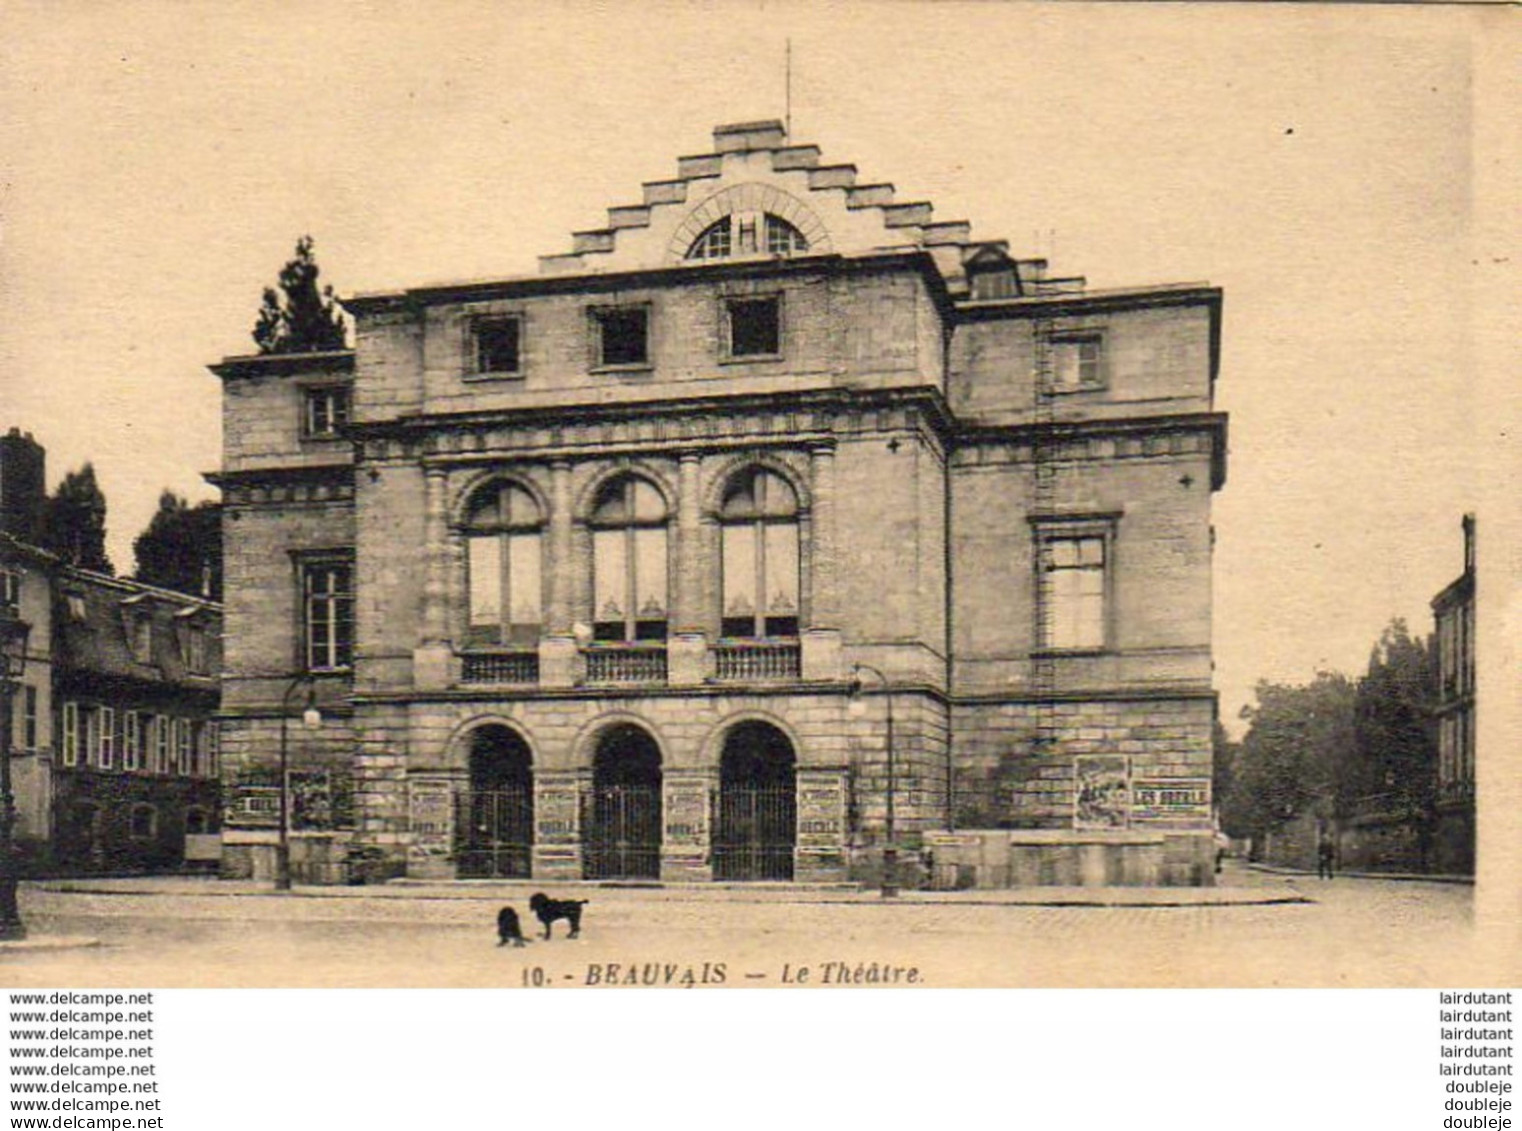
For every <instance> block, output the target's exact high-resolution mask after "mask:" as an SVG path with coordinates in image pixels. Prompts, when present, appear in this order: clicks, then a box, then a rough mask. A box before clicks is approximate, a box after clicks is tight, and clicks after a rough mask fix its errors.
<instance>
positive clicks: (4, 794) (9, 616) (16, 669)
mask: <svg viewBox="0 0 1522 1131" xmlns="http://www.w3.org/2000/svg"><path fill="white" fill-rule="evenodd" d="M31 632H32V626H31V625H30V624H28V623H27V622H26V621H24V620H22V619H21V618H20V617H19V616H17V615H16V611H15V609H14V608H13V607H12V606H11V605H6V604H0V664H3V666H0V939H24V938H26V924H24V923H22V921H21V907H20V905H19V904H18V903H17V902H16V845H15V834H16V795H15V794H14V793H13V792H12V791H11V727H12V718H11V699H12V697H13V696H14V695H15V694H16V689H17V688H18V687H20V686H21V676H22V675H23V673H25V671H26V641H27V637H28V636H30V635H31Z"/></svg>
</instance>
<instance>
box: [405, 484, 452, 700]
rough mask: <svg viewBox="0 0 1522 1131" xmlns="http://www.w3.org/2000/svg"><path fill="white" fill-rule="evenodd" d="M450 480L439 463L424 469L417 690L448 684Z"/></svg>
mask: <svg viewBox="0 0 1522 1131" xmlns="http://www.w3.org/2000/svg"><path fill="white" fill-rule="evenodd" d="M448 493H449V480H448V472H447V471H446V469H444V468H442V467H427V468H424V469H423V553H424V555H425V558H426V561H425V570H424V574H423V610H422V611H423V616H422V630H423V631H422V640H421V641H420V643H419V645H418V647H417V649H416V650H415V651H414V652H413V655H412V678H413V682H414V684H416V686H417V687H418V689H419V690H432V689H437V688H443V687H448V686H449V684H450V681H451V670H450V669H451V661H452V660H453V653H452V651H451V649H450V646H449V566H450V560H451V553H452V547H451V546H450V541H449V512H448V506H449V499H448Z"/></svg>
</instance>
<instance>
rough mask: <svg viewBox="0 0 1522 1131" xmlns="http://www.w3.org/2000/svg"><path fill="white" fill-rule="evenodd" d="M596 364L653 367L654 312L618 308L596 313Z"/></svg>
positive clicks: (645, 309) (627, 307) (635, 308)
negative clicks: (651, 353) (651, 343)
mask: <svg viewBox="0 0 1522 1131" xmlns="http://www.w3.org/2000/svg"><path fill="white" fill-rule="evenodd" d="M592 321H593V328H594V330H595V337H594V341H593V345H594V347H595V356H594V358H593V363H594V365H595V366H596V367H597V368H599V369H602V368H614V367H618V366H631V367H632V366H643V365H648V364H650V311H649V309H648V308H646V307H643V306H618V307H609V308H607V309H605V310H594V311H593V312H592Z"/></svg>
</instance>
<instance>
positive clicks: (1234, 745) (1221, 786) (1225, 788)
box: [1210, 722, 1241, 809]
mask: <svg viewBox="0 0 1522 1131" xmlns="http://www.w3.org/2000/svg"><path fill="white" fill-rule="evenodd" d="M1211 746H1212V751H1211V763H1210V766H1211V770H1210V779H1211V780H1210V796H1211V797H1213V798H1214V799H1215V804H1216V807H1217V809H1219V808H1220V807H1221V805H1222V804H1223V803H1224V802H1225V800H1226V798H1227V797H1229V796H1230V795H1231V784H1232V779H1233V777H1234V776H1235V771H1236V762H1237V751H1238V750H1240V749H1241V743H1239V742H1233V741H1232V740H1231V736H1230V735H1229V734H1227V733H1226V728H1225V727H1223V726H1222V725H1221V724H1220V723H1219V722H1217V723H1216V724H1215V728H1214V730H1213V731H1212V732H1211Z"/></svg>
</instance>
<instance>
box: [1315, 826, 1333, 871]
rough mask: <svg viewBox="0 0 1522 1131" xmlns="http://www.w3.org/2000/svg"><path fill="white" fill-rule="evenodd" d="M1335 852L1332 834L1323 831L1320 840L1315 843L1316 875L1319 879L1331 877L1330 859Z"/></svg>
mask: <svg viewBox="0 0 1522 1131" xmlns="http://www.w3.org/2000/svg"><path fill="white" fill-rule="evenodd" d="M1336 852H1337V849H1336V846H1334V845H1333V844H1332V834H1331V833H1327V832H1323V833H1322V834H1321V840H1320V841H1319V842H1318V843H1317V845H1316V875H1317V876H1318V877H1320V878H1321V879H1323V880H1330V879H1331V878H1332V859H1333V857H1334V856H1335V855H1336Z"/></svg>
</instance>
